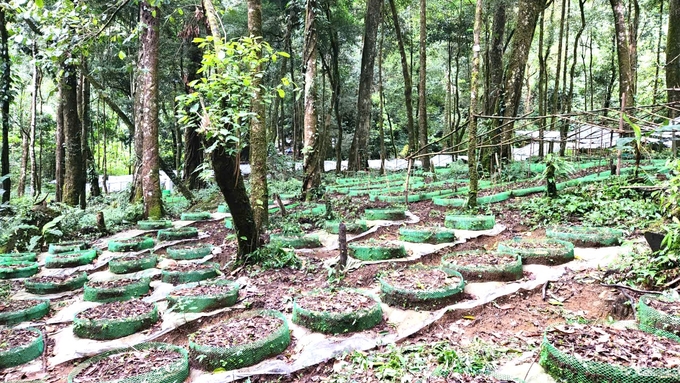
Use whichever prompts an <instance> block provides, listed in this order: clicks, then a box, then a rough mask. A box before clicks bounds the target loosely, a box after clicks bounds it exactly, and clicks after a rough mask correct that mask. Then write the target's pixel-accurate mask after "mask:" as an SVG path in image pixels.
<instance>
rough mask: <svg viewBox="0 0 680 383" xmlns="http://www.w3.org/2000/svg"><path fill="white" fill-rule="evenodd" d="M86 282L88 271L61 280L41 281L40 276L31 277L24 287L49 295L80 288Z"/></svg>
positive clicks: (30, 290)
mask: <svg viewBox="0 0 680 383" xmlns="http://www.w3.org/2000/svg"><path fill="white" fill-rule="evenodd" d="M85 282H87V273H86V272H82V273H80V274H77V275H69V276H68V277H66V278H64V279H62V280H61V281H59V282H41V281H40V280H39V277H34V278H30V279H27V280H26V281H24V288H25V289H26V291H28V292H29V293H32V294H38V295H47V294H55V293H61V292H64V291H73V290H76V289H79V288H81V287H83V285H84V284H85Z"/></svg>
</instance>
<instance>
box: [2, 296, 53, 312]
mask: <svg viewBox="0 0 680 383" xmlns="http://www.w3.org/2000/svg"><path fill="white" fill-rule="evenodd" d="M42 302H44V301H42V300H37V299H26V300H7V301H0V313H3V312H13V311H20V310H25V309H27V308H29V307H33V306H35V305H37V304H39V303H42Z"/></svg>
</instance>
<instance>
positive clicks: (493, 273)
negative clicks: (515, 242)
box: [441, 250, 523, 282]
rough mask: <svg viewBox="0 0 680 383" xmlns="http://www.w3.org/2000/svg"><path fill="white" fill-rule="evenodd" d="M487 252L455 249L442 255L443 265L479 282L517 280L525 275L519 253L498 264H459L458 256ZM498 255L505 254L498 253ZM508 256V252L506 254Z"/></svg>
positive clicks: (466, 278)
mask: <svg viewBox="0 0 680 383" xmlns="http://www.w3.org/2000/svg"><path fill="white" fill-rule="evenodd" d="M482 253H487V252H486V251H484V250H468V251H454V252H451V253H448V254H446V255H444V256H443V257H442V260H441V262H442V266H444V267H446V268H449V269H451V270H456V271H457V272H459V273H460V274H461V275H462V276H463V279H465V280H466V281H468V282H470V281H478V282H488V281H498V282H507V281H516V280H518V279H521V278H522V277H523V273H522V257H521V256H519V255H517V254H512V255H511V256H512V258H513V260H512V261H511V262H508V263H496V264H481V265H469V264H458V263H457V262H456V258H459V257H461V256H462V255H466V254H482ZM498 256H499V257H500V256H503V255H502V254H498ZM506 256H508V254H506Z"/></svg>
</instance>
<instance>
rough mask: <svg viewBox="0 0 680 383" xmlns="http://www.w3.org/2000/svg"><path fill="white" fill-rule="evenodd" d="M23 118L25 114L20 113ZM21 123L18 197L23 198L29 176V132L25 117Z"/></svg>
mask: <svg viewBox="0 0 680 383" xmlns="http://www.w3.org/2000/svg"><path fill="white" fill-rule="evenodd" d="M20 113H21V115H22V116H23V112H20ZM19 120H20V122H19V132H20V134H21V160H19V182H17V197H23V196H24V193H26V175H27V174H28V152H29V145H30V142H29V131H28V129H26V128H25V127H24V124H23V121H21V120H23V117H21V118H20V119H19Z"/></svg>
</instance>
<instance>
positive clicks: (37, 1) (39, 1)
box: [35, 0, 45, 8]
mask: <svg viewBox="0 0 680 383" xmlns="http://www.w3.org/2000/svg"><path fill="white" fill-rule="evenodd" d="M44 5H45V4H44V3H43V0H35V6H36V7H38V8H42V7H43V6H44Z"/></svg>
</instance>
